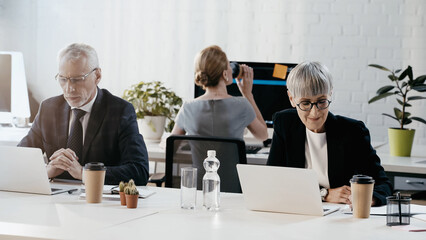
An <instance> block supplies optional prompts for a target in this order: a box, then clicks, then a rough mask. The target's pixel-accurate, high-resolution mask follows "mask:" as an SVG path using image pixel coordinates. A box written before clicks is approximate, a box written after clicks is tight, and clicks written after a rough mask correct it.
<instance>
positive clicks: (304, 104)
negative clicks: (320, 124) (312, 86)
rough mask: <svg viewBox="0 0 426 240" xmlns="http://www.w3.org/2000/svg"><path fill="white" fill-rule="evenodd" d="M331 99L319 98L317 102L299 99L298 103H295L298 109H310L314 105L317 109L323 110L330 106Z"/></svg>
mask: <svg viewBox="0 0 426 240" xmlns="http://www.w3.org/2000/svg"><path fill="white" fill-rule="evenodd" d="M330 103H331V101H330V100H328V99H323V100H319V101H317V102H310V101H301V102H300V103H298V104H296V105H297V106H298V107H299V109H300V110H302V111H310V110H311V109H312V108H313V107H314V105H315V106H316V107H317V108H318V110H324V109H326V108H328V106H330Z"/></svg>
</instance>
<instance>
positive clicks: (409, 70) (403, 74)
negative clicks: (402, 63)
mask: <svg viewBox="0 0 426 240" xmlns="http://www.w3.org/2000/svg"><path fill="white" fill-rule="evenodd" d="M407 75H408V78H409V79H410V80H413V69H412V68H411V66H408V67H407V69H405V70H404V71H403V72H402V73H401V75H399V78H398V79H399V80H402V79H404V78H405V77H406V76H407Z"/></svg>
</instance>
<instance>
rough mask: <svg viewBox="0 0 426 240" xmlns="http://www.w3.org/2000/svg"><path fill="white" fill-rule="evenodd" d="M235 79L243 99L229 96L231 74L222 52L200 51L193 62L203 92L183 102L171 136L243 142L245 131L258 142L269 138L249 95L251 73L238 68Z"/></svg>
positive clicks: (219, 49)
mask: <svg viewBox="0 0 426 240" xmlns="http://www.w3.org/2000/svg"><path fill="white" fill-rule="evenodd" d="M241 70H242V72H243V75H242V77H241V78H240V79H236V82H237V85H238V89H239V90H240V92H241V94H242V97H233V96H231V95H229V94H228V92H227V90H226V86H227V85H230V84H231V83H232V70H231V66H230V64H229V61H228V58H227V57H226V54H225V52H223V51H222V49H221V48H220V47H218V46H210V47H207V48H205V49H203V50H202V51H201V52H200V53H199V54H198V55H197V56H196V58H195V76H194V77H195V84H197V85H198V86H201V87H202V88H203V89H204V90H205V91H206V92H205V94H204V95H202V96H200V97H198V98H196V99H194V100H191V101H188V102H185V103H184V104H183V106H182V108H181V109H180V111H179V113H178V115H177V116H176V124H175V127H174V128H173V131H172V134H174V135H185V134H189V135H202V136H216V137H233V138H241V139H242V138H243V135H244V129H245V128H246V127H247V128H248V129H249V130H250V132H251V133H252V134H253V135H254V136H255V137H256V138H257V139H259V140H262V141H263V140H266V139H267V138H268V133H267V127H266V124H265V121H264V120H263V117H262V114H261V113H260V111H259V109H258V107H257V105H256V103H255V101H254V98H253V94H252V88H253V69H252V68H251V67H249V66H247V65H241Z"/></svg>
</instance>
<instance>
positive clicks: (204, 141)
mask: <svg viewBox="0 0 426 240" xmlns="http://www.w3.org/2000/svg"><path fill="white" fill-rule="evenodd" d="M207 150H216V158H217V159H219V161H220V167H219V170H218V174H219V176H220V191H221V192H234V193H241V186H240V181H239V179H238V173H237V168H236V165H237V163H240V164H246V163H247V158H246V152H245V143H244V141H243V140H242V139H238V138H221V137H207V136H193V135H183V136H182V135H179V136H170V137H168V138H167V143H166V187H173V188H180V169H181V168H182V167H188V166H189V167H191V166H192V167H195V168H197V169H198V173H197V189H198V190H201V189H202V179H203V176H204V174H205V170H204V167H203V161H204V159H205V158H206V157H207Z"/></svg>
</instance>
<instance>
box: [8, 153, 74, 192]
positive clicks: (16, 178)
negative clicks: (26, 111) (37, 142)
mask: <svg viewBox="0 0 426 240" xmlns="http://www.w3.org/2000/svg"><path fill="white" fill-rule="evenodd" d="M0 166H1V167H0V191H12V192H25V193H36V194H46V195H52V194H58V193H63V192H72V191H75V190H77V188H75V187H70V188H51V185H50V183H49V179H48V177H47V170H46V165H45V163H44V158H43V154H42V152H41V150H40V149H39V148H26V147H10V146H0Z"/></svg>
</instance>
